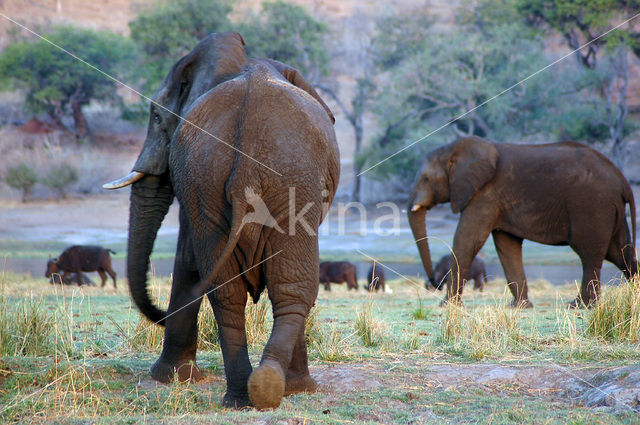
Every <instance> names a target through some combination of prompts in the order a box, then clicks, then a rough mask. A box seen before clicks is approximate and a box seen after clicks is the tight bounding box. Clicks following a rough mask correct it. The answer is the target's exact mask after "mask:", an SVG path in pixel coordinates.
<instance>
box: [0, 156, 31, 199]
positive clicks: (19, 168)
mask: <svg viewBox="0 0 640 425" xmlns="http://www.w3.org/2000/svg"><path fill="white" fill-rule="evenodd" d="M6 181H7V184H8V185H9V186H11V187H12V188H14V189H18V190H22V191H23V200H24V198H25V196H26V195H27V194H28V193H29V192H30V191H31V188H33V186H34V185H35V184H36V183H37V182H38V176H37V174H36V172H35V171H33V169H32V168H31V167H29V166H28V165H27V164H25V163H20V164H18V165H16V166H13V167H10V168H9V169H8V170H7V177H6Z"/></svg>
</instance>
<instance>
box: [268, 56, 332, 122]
mask: <svg viewBox="0 0 640 425" xmlns="http://www.w3.org/2000/svg"><path fill="white" fill-rule="evenodd" d="M264 60H265V61H266V62H268V63H269V64H271V66H273V67H274V68H275V69H277V70H278V72H279V73H280V74H282V76H283V77H284V78H286V79H287V81H289V82H290V83H291V84H293V85H294V86H296V87H298V88H301V89H302V90H304V91H306V92H307V93H309V94H310V95H311V96H312V97H313V98H314V99H315V100H317V101H318V103H320V105H322V107H323V108H324V110H325V111H327V115H329V119H331V122H332V123H333V124H335V122H336V119H335V117H334V116H333V112H331V109H329V107H328V106H327V104H326V103H324V101H323V100H322V98H321V97H320V95H319V94H318V92H316V91H315V89H314V88H313V87H311V84H309V83H308V82H307V80H305V79H304V77H303V76H302V74H300V71H298V70H297V69H295V68H292V67H290V66H289V65H286V64H284V63H282V62H278V61H277V60H273V59H264Z"/></svg>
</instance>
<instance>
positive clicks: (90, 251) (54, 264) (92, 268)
mask: <svg viewBox="0 0 640 425" xmlns="http://www.w3.org/2000/svg"><path fill="white" fill-rule="evenodd" d="M109 253H111V254H115V252H114V251H112V250H110V249H106V248H103V247H101V246H94V245H73V246H70V247H69V248H67V249H65V250H64V251H63V252H62V254H60V256H59V257H58V258H54V259H53V260H49V261H47V270H46V271H45V273H44V277H48V278H51V277H52V276H53V275H54V274H59V273H60V272H62V282H64V283H66V282H72V280H71V274H72V273H73V274H75V281H76V283H77V284H78V286H80V285H82V284H83V283H86V280H87V278H86V277H85V276H84V275H83V274H82V272H98V274H99V275H100V279H102V284H101V285H100V286H102V287H104V285H105V283H106V282H107V275H106V274H105V273H107V274H109V276H111V279H112V280H113V287H114V288H115V287H116V272H114V271H113V268H112V267H111V256H110V255H109ZM54 281H55V278H54Z"/></svg>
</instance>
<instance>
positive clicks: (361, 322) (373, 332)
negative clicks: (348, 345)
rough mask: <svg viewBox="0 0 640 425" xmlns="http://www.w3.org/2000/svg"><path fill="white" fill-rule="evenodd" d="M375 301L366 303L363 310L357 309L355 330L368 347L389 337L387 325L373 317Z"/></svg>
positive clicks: (381, 342)
mask: <svg viewBox="0 0 640 425" xmlns="http://www.w3.org/2000/svg"><path fill="white" fill-rule="evenodd" d="M372 310H373V303H372V302H369V303H367V304H365V306H364V307H363V309H362V311H361V312H360V311H356V320H355V323H354V326H355V331H356V333H357V334H358V335H359V336H360V338H361V339H362V342H363V343H364V345H365V346H366V347H376V346H379V345H381V344H384V343H385V342H386V340H387V339H388V336H387V325H386V324H385V323H384V322H381V321H380V320H378V319H376V318H374V317H373V313H372Z"/></svg>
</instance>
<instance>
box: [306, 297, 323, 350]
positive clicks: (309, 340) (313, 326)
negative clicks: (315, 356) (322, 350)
mask: <svg viewBox="0 0 640 425" xmlns="http://www.w3.org/2000/svg"><path fill="white" fill-rule="evenodd" d="M319 313H320V307H317V306H313V307H311V310H309V314H307V317H305V319H304V335H305V342H306V344H307V346H311V345H312V344H314V343H316V342H319V341H320V340H321V339H322V330H321V329H320V324H319V322H318V314H319Z"/></svg>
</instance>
